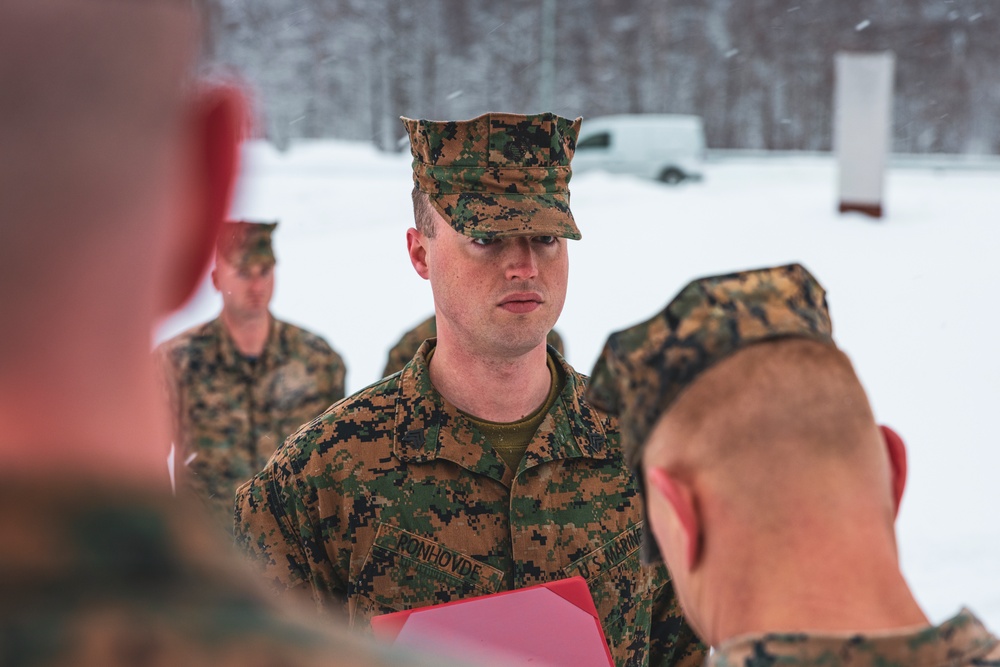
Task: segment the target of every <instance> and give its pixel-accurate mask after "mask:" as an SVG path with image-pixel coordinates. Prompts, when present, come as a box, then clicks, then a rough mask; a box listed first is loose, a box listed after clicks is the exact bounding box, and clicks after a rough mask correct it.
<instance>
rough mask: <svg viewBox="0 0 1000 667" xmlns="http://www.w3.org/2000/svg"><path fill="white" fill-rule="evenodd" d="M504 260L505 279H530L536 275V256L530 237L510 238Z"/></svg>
mask: <svg viewBox="0 0 1000 667" xmlns="http://www.w3.org/2000/svg"><path fill="white" fill-rule="evenodd" d="M506 260H507V270H506V273H507V280H530V279H531V278H534V277H536V276H537V275H538V258H537V257H536V256H535V249H534V247H533V246H532V244H531V238H530V237H527V236H525V237H518V238H515V239H512V240H511V243H510V245H509V247H508V252H507V257H506Z"/></svg>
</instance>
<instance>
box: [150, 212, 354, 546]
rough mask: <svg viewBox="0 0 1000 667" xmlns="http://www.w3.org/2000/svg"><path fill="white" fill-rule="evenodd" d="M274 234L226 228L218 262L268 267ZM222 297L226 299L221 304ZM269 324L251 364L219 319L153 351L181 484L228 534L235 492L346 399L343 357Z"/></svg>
mask: <svg viewBox="0 0 1000 667" xmlns="http://www.w3.org/2000/svg"><path fill="white" fill-rule="evenodd" d="M274 228H275V224H259V223H246V222H235V223H226V225H225V226H224V229H223V232H222V234H220V237H219V243H218V248H217V250H218V255H219V256H220V257H222V258H224V261H230V262H231V264H232V265H233V266H236V267H238V268H240V269H241V270H248V269H252V267H254V266H255V265H262V266H273V265H274V262H275V259H274V253H273V250H272V247H271V233H272V232H273V230H274ZM227 298H230V297H229V296H228V295H227V294H225V293H224V294H223V301H224V303H225V301H226V299H227ZM225 307H226V306H225V305H224V308H225ZM268 318H269V320H270V329H269V332H268V334H267V340H266V343H265V345H264V348H263V351H262V352H261V354H260V355H259V356H258V357H256V358H250V357H248V356H247V355H245V354H243V353H242V352H240V350H239V349H238V347H237V346H236V343H235V342H234V340H233V336H232V335H231V333H230V331H229V330H228V329H227V326H226V323H225V321H224V320H223V317H222V316H220V317H217V318H215V319H214V320H212V321H210V322H207V323H205V324H202V325H199V326H197V327H194V328H192V329H189V330H188V331H185V332H183V333H181V334H180V335H178V336H176V337H175V338H172V339H170V340H168V341H166V342H165V343H163V344H162V345H160V346H159V348H158V349H157V351H156V352H157V355H158V357H159V360H160V362H161V364H160V365H161V367H162V371H163V375H164V378H165V382H166V385H167V392H168V395H169V399H170V408H171V413H172V416H173V420H174V426H175V436H174V437H175V444H176V445H177V454H176V460H177V461H178V463H177V466H178V468H180V469H181V472H180V474H179V475H178V476H179V478H180V479H181V480H183V481H182V484H183V485H184V487H185V488H187V489H189V490H191V491H192V492H194V493H195V495H196V496H197V497H199V498H201V499H202V500H203V501H205V503H206V504H207V506H208V508H209V511H210V512H211V514H212V515H213V516H215V518H216V520H217V522H218V523H219V524H220V525H222V526H224V527H225V529H226V530H227V531H230V530H231V529H232V517H233V498H234V497H235V494H236V488H237V487H238V486H239V485H240V484H242V483H243V482H245V481H246V480H248V479H250V477H251V476H253V474H254V473H255V472H257V471H258V470H260V469H261V468H262V467H263V465H264V463H265V462H266V461H267V459H268V458H269V457H270V456H271V454H272V453H274V450H275V449H277V447H278V445H280V444H281V443H282V442H283V441H284V440H285V438H287V437H288V436H289V435H291V434H292V433H294V432H295V431H296V430H297V429H298V428H299V427H300V426H302V425H303V424H305V423H306V422H309V421H311V420H312V419H313V418H315V417H316V416H317V415H319V414H320V413H321V412H323V411H324V410H326V408H328V407H329V406H330V405H331V404H333V403H335V402H336V401H338V400H340V399H341V398H343V397H344V376H345V369H344V362H343V360H342V359H341V357H340V355H338V354H337V353H336V352H334V351H333V349H331V347H330V346H329V345H328V344H327V342H326V341H325V340H323V339H322V338H320V337H319V336H317V335H315V334H313V333H310V332H309V331H306V330H305V329H301V328H299V327H297V326H294V325H292V324H289V323H287V322H283V321H281V320H278V319H276V318H274V317H271V316H270V315H268ZM185 461H188V464H187V466H186V467H183V466H182V464H183V462H185Z"/></svg>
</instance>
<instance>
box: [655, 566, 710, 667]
mask: <svg viewBox="0 0 1000 667" xmlns="http://www.w3.org/2000/svg"><path fill="white" fill-rule="evenodd" d="M655 567H657V568H660V569H662V570H663V575H662V576H664V577H666V578H667V579H668V581H667V583H666V584H664V585H663V586H662V587H661V588H660V589H659V592H658V593H657V596H656V599H655V600H653V619H652V623H651V624H650V637H649V665H650V667H655V666H662V667H666V666H668V665H669V666H670V667H698V666H699V665H702V664H703V663H704V662H705V658H706V657H707V656H708V647H706V646H705V645H704V644H702V643H701V641H700V640H699V639H698V636H697V635H695V633H694V630H693V629H692V628H691V626H690V625H689V624H688V622H687V621H686V620H685V619H684V614H683V613H682V612H681V606H680V603H679V602H678V601H677V596H676V595H675V594H674V585H673V582H672V581H669V575H668V574H666V566H664V565H663V564H662V563H661V564H659V565H656V566H655Z"/></svg>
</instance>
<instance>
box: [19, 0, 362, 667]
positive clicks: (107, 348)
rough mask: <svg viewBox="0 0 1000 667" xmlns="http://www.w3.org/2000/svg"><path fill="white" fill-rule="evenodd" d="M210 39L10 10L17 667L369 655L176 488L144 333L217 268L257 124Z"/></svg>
mask: <svg viewBox="0 0 1000 667" xmlns="http://www.w3.org/2000/svg"><path fill="white" fill-rule="evenodd" d="M198 42H199V25H198V21H197V16H196V15H195V12H194V10H193V4H192V3H191V2H190V1H188V0H144V1H142V2H136V1H134V0H4V2H2V3H0V90H2V91H3V94H2V95H0V220H3V223H2V224H3V240H2V242H0V312H2V313H3V320H4V324H3V326H0V481H2V482H3V483H2V484H0V525H2V526H3V540H0V636H3V637H4V640H3V644H4V646H3V648H2V649H0V653H2V654H3V656H4V657H3V659H2V660H0V661H2V662H3V663H4V664H5V665H7V664H12V665H41V664H60V665H68V664H87V665H118V664H129V665H145V664H216V665H237V664H238V665H248V664H287V665H306V664H309V665H313V664H341V665H343V664H373V663H374V662H375V661H373V660H370V659H369V658H370V656H371V653H370V650H369V649H367V648H359V647H358V646H356V645H355V643H354V642H352V641H348V640H344V639H340V640H338V641H336V643H331V635H330V634H328V633H326V632H323V633H320V632H317V631H315V630H314V629H312V628H311V627H310V626H308V625H306V624H304V623H302V622H299V621H295V622H293V621H291V620H290V617H287V616H285V614H284V612H283V611H282V612H281V613H279V610H278V609H277V608H276V606H275V605H274V604H273V602H272V601H271V600H270V599H269V598H267V597H266V596H265V595H263V594H262V593H259V592H257V590H256V588H255V586H254V585H251V584H250V583H248V582H251V581H252V579H247V578H246V575H245V574H244V573H243V571H242V569H241V568H240V567H239V563H237V562H236V561H235V560H234V559H235V557H234V556H231V555H230V554H229V552H227V551H226V549H225V548H224V546H221V543H217V542H216V541H215V539H214V533H210V532H209V531H208V530H207V529H203V527H201V526H199V525H198V524H197V522H194V521H191V520H189V515H188V514H187V513H186V512H183V511H181V510H180V509H179V508H178V507H177V503H176V502H174V501H173V499H171V497H170V495H169V487H168V481H167V469H166V465H165V461H164V458H163V451H162V448H161V446H160V444H161V443H162V442H164V441H165V440H166V438H167V437H168V432H167V431H168V423H167V419H166V414H165V413H166V409H165V406H164V404H163V401H162V396H161V394H160V391H159V387H158V386H157V384H156V375H155V371H154V368H153V363H152V357H151V355H150V334H151V328H152V326H153V324H154V322H155V321H156V319H157V318H158V317H161V316H163V315H165V314H167V313H169V312H170V311H172V310H173V309H175V308H177V307H178V306H179V305H181V304H182V303H184V301H185V300H186V299H187V298H188V295H189V294H190V293H191V292H192V290H193V289H194V288H195V286H196V285H197V284H198V282H199V281H200V279H201V277H202V276H203V275H204V272H205V270H206V268H207V265H208V262H209V260H210V258H211V255H212V252H213V246H214V243H215V239H216V235H217V232H218V229H219V225H220V224H221V221H222V219H223V216H224V214H225V212H226V209H227V206H228V202H229V197H230V190H231V187H232V183H233V179H234V175H235V173H236V155H237V144H238V136H237V135H238V131H239V129H240V128H241V126H242V118H243V102H242V97H241V95H240V94H239V93H238V92H237V91H236V90H235V89H233V88H228V87H209V86H206V85H199V84H198V83H196V81H195V79H194V77H193V71H194V68H195V65H196V59H197V45H198ZM8 639H11V640H12V641H13V642H14V643H13V644H11V642H10V641H8ZM11 661H13V662H11Z"/></svg>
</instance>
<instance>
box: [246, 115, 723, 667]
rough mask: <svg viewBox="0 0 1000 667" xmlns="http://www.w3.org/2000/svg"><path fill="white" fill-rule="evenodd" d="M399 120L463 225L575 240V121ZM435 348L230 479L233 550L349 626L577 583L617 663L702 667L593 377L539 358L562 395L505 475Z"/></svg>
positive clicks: (436, 200) (446, 206)
mask: <svg viewBox="0 0 1000 667" xmlns="http://www.w3.org/2000/svg"><path fill="white" fill-rule="evenodd" d="M404 122H405V124H406V127H407V130H408V132H409V133H410V138H411V146H412V152H413V155H414V180H415V182H416V184H417V187H418V188H419V189H420V190H421V191H422V192H425V193H427V194H428V195H430V201H431V203H432V204H433V206H434V208H435V209H436V210H437V211H438V212H439V213H440V214H441V216H442V217H443V218H444V220H445V221H447V222H448V223H450V224H451V226H452V228H453V229H455V230H456V231H459V232H460V233H464V234H465V235H466V236H471V237H473V238H480V239H492V238H497V237H501V238H502V237H505V236H508V235H545V234H551V235H555V236H562V237H564V238H579V236H580V234H579V231H578V230H577V228H576V225H575V223H574V222H573V219H572V216H571V215H570V214H569V207H568V204H569V198H568V191H567V188H566V185H567V183H568V181H569V177H570V170H569V161H570V159H571V158H572V154H573V150H574V148H575V140H576V136H577V132H578V130H579V124H580V121H579V119H578V120H576V121H570V120H567V119H564V118H560V117H558V116H554V115H551V114H544V115H538V116H514V115H509V114H488V115H485V116H481V117H479V118H476V119H474V120H471V121H466V122H446V123H435V122H430V121H415V120H408V119H404ZM438 340H440V339H438ZM436 344H437V341H436V340H428V341H425V342H424V343H423V344H422V346H421V347H420V348H419V350H418V351H417V353H416V355H415V356H414V357H413V358H412V359H411V360H410V361H409V363H407V364H406V365H405V366H404V368H403V369H402V371H401V372H400V373H398V374H395V375H391V376H389V377H387V378H384V379H383V380H381V381H380V382H377V383H375V384H374V385H371V386H370V387H368V388H366V389H364V390H362V391H361V392H359V393H357V394H355V395H354V396H352V397H350V398H348V399H346V400H344V401H342V402H340V403H338V404H337V405H335V406H333V407H331V409H330V410H328V411H327V412H326V413H324V414H323V415H322V416H320V417H319V418H318V419H317V420H315V421H314V422H313V423H311V424H310V425H309V426H307V427H306V428H304V429H302V430H301V431H299V432H298V433H297V434H296V435H295V437H293V438H291V439H290V440H289V441H288V442H286V443H285V445H284V446H283V447H282V448H281V449H280V450H278V452H276V453H275V456H274V457H273V458H272V459H271V460H270V461H269V462H268V464H267V466H266V467H265V468H264V470H263V471H262V472H261V473H260V474H258V475H257V476H255V477H254V478H253V480H251V481H250V482H249V483H247V484H246V485H244V486H242V487H241V488H240V489H239V491H238V493H237V510H236V512H237V514H236V536H237V544H238V545H239V546H240V547H242V548H243V549H244V550H246V551H247V552H248V553H249V554H250V555H251V556H252V558H253V559H254V560H256V561H257V562H258V563H260V565H261V567H262V568H263V569H264V572H265V576H266V577H267V578H268V579H269V580H270V581H271V582H272V583H273V584H274V585H275V586H276V587H277V588H278V589H279V590H281V589H297V590H299V591H303V592H308V594H309V595H311V597H312V598H313V600H314V601H315V602H316V604H317V606H318V607H320V608H321V609H330V608H333V609H343V610H345V611H346V612H347V616H348V618H349V620H350V623H351V624H352V626H353V627H355V628H358V629H365V628H367V626H368V625H369V621H370V619H371V617H372V616H374V615H377V614H382V613H387V612H392V611H396V610H403V609H411V608H416V607H423V606H428V605H434V604H440V603H444V602H449V601H451V600H456V599H461V598H466V597H472V596H477V595H483V594H488V593H495V592H499V591H505V590H510V589H515V588H521V587H524V586H531V585H534V584H538V583H542V582H547V581H553V580H558V579H562V578H565V577H571V576H575V575H579V576H582V577H584V578H585V579H586V581H587V582H588V584H589V586H590V590H591V593H592V594H593V597H594V601H595V603H596V606H597V609H598V612H599V613H600V616H601V621H602V625H603V628H604V632H605V634H606V636H607V638H608V641H609V644H610V648H611V653H612V655H613V657H614V659H615V661H616V663H617V664H618V665H636V666H638V665H670V664H673V665H681V664H683V665H695V664H698V663H700V662H701V660H702V659H703V657H704V655H705V647H704V646H703V645H702V644H701V643H700V642H699V641H698V640H697V639H696V638H695V637H694V635H693V633H692V631H691V629H690V627H688V625H687V624H686V623H685V621H684V620H683V618H682V616H681V614H680V610H679V608H678V605H677V602H676V600H675V598H674V594H673V588H672V585H671V582H670V579H669V576H668V573H667V571H666V568H665V567H664V566H662V565H659V566H657V567H653V568H645V567H642V566H641V565H640V562H639V554H638V548H639V535H640V533H641V530H642V523H641V520H640V516H639V506H638V504H637V488H636V485H635V482H634V480H633V479H632V478H631V476H630V475H629V473H628V470H627V469H626V467H625V465H624V462H623V459H622V456H621V452H620V449H619V446H618V428H617V424H616V423H615V421H614V420H613V419H610V418H608V416H607V415H606V414H605V413H603V412H601V411H598V410H595V409H594V408H593V407H592V406H591V405H590V404H589V403H588V402H587V401H586V400H585V399H584V391H585V388H586V382H587V378H586V377H584V376H582V375H580V374H578V373H576V371H574V370H573V369H572V368H571V367H570V366H569V365H567V364H566V363H565V362H564V361H562V359H561V357H558V355H556V356H554V357H553V356H552V355H550V356H549V363H550V366H551V367H552V368H554V370H553V373H555V374H557V375H558V377H559V379H560V384H555V383H553V385H552V386H554V387H556V386H558V387H561V388H560V389H559V392H558V394H557V395H553V397H552V402H551V407H550V408H549V410H548V411H547V413H545V414H544V415H543V418H542V420H541V422H540V425H539V427H538V428H537V431H535V432H534V435H533V436H532V437H531V439H530V442H529V443H528V445H527V449H526V450H525V452H524V454H523V456H522V457H521V459H520V462H519V464H518V465H517V466H516V467H510V466H509V465H507V464H506V463H505V462H504V459H503V458H501V456H500V455H499V454H498V452H497V450H496V449H495V448H494V447H493V446H491V444H490V442H489V440H488V439H487V437H486V436H485V435H484V433H483V430H482V429H481V428H480V427H479V426H478V425H477V423H476V420H475V419H474V418H472V417H470V416H469V415H467V414H465V413H463V412H461V411H460V410H459V409H458V408H456V407H455V406H454V405H452V404H451V403H449V402H448V401H447V400H445V399H444V398H443V397H442V395H441V394H440V393H439V392H438V391H437V389H435V387H434V385H433V384H432V382H431V378H430V370H429V359H430V357H431V355H432V354H434V352H435V350H436V348H435V345H436ZM539 344H541V338H539ZM550 391H551V389H550ZM513 641H516V639H515V638H512V642H513Z"/></svg>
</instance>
